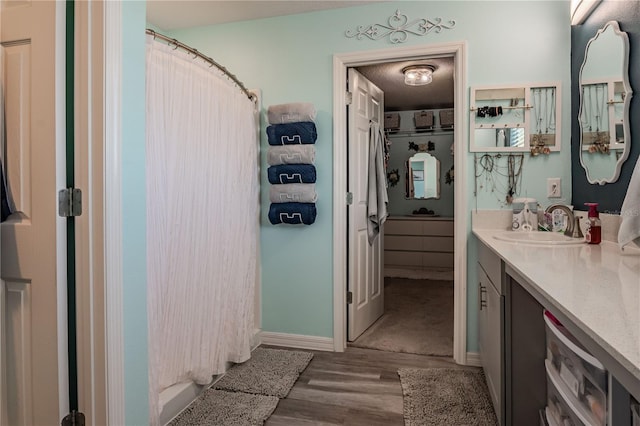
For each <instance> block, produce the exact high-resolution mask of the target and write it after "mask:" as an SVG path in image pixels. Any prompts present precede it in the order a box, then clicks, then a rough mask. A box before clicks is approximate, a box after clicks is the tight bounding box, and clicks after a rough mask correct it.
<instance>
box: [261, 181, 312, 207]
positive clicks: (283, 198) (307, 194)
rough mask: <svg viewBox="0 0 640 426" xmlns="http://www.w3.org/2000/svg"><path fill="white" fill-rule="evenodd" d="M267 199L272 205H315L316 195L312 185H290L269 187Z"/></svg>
mask: <svg viewBox="0 0 640 426" xmlns="http://www.w3.org/2000/svg"><path fill="white" fill-rule="evenodd" d="M269 199H270V201H271V202H272V203H292V202H295V203H315V202H316V200H317V199H318V194H317V193H316V185H315V184H313V183H290V184H289V185H271V188H270V189H269Z"/></svg>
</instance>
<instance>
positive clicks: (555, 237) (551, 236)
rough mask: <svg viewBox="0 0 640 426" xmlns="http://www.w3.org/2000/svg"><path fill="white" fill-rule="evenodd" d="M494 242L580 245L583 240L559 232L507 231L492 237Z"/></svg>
mask: <svg viewBox="0 0 640 426" xmlns="http://www.w3.org/2000/svg"><path fill="white" fill-rule="evenodd" d="M493 238H495V239H496V240H502V241H510V242H513V243H525V244H540V245H580V244H584V243H585V241H584V238H571V237H567V236H566V235H564V234H561V233H559V232H513V231H507V232H503V233H501V234H497V235H494V236H493Z"/></svg>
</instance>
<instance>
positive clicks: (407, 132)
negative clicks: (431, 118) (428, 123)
mask: <svg viewBox="0 0 640 426" xmlns="http://www.w3.org/2000/svg"><path fill="white" fill-rule="evenodd" d="M385 134H386V135H387V137H389V138H392V137H416V136H440V135H452V134H453V127H451V128H447V129H433V130H421V131H415V130H399V131H397V132H396V131H394V132H389V131H385Z"/></svg>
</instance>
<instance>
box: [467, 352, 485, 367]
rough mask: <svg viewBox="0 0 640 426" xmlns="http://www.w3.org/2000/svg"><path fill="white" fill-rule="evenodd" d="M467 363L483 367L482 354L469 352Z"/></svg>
mask: <svg viewBox="0 0 640 426" xmlns="http://www.w3.org/2000/svg"><path fill="white" fill-rule="evenodd" d="M466 365H469V366H472V367H482V359H480V354H479V353H478V352H467V363H466Z"/></svg>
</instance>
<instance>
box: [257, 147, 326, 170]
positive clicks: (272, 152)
mask: <svg viewBox="0 0 640 426" xmlns="http://www.w3.org/2000/svg"><path fill="white" fill-rule="evenodd" d="M315 161H316V148H315V147H314V146H313V145H284V146H270V147H269V149H268V150H267V164H269V165H270V166H277V165H278V164H313V163H315Z"/></svg>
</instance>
